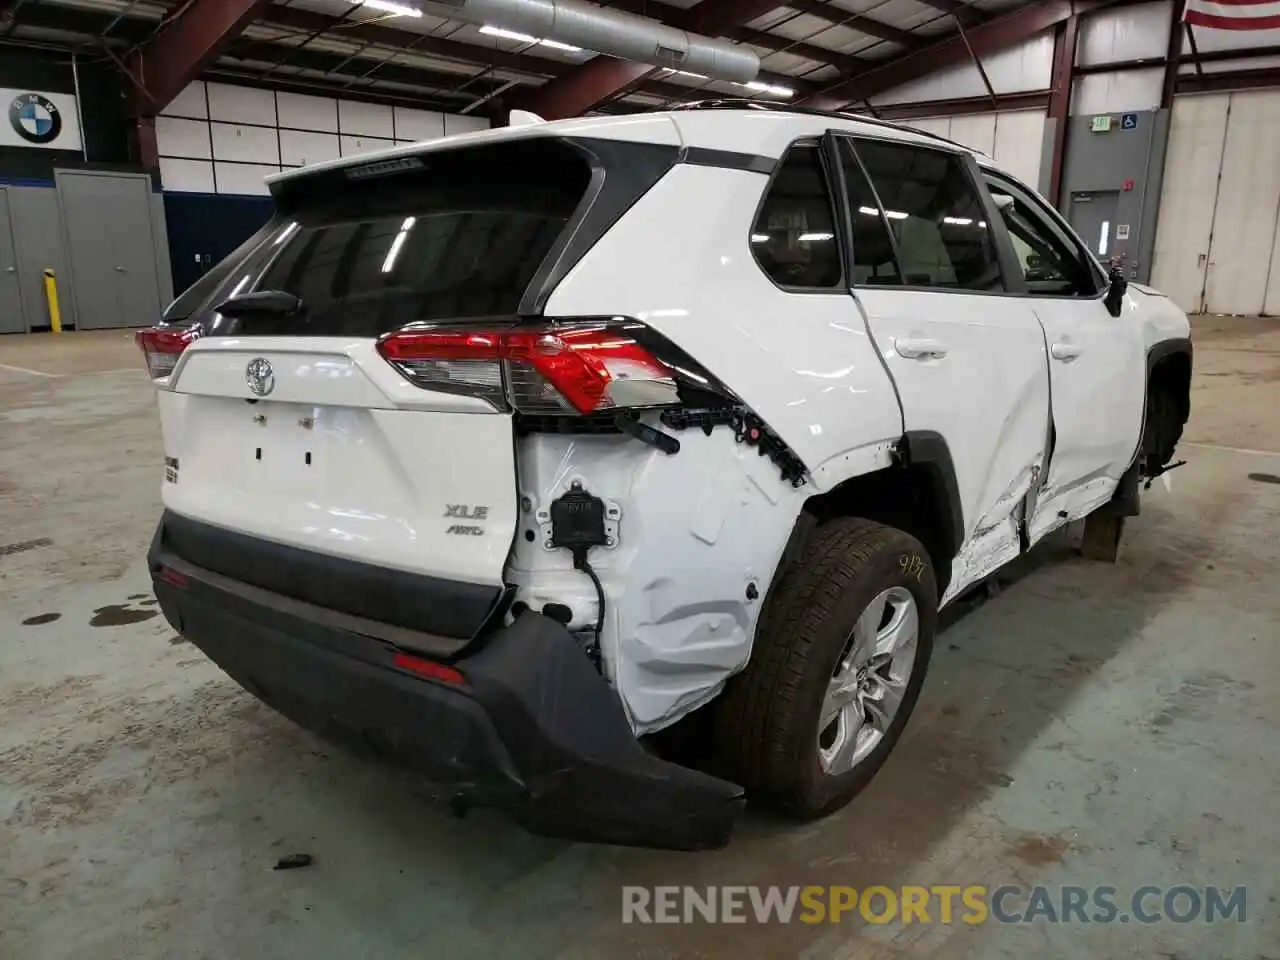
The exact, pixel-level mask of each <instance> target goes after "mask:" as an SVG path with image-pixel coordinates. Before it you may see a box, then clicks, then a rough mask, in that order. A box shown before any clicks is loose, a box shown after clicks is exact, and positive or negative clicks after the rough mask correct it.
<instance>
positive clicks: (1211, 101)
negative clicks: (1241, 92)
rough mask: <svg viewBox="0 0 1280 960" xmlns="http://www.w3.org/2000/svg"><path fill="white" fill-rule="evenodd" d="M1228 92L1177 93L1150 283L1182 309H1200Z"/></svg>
mask: <svg viewBox="0 0 1280 960" xmlns="http://www.w3.org/2000/svg"><path fill="white" fill-rule="evenodd" d="M1229 97H1230V95H1229V94H1225V93H1221V94H1211V95H1208V96H1197V97H1177V98H1175V99H1174V101H1173V118H1172V120H1171V122H1170V127H1169V149H1168V153H1167V154H1166V159H1165V165H1164V186H1163V187H1162V188H1161V195H1160V215H1159V220H1158V221H1157V225H1156V244H1155V256H1154V259H1153V261H1152V264H1151V284H1152V286H1154V287H1156V288H1157V289H1159V290H1163V291H1164V292H1165V293H1167V294H1168V295H1169V296H1170V297H1172V298H1173V301H1174V303H1176V304H1177V305H1178V306H1179V307H1181V308H1182V309H1183V310H1186V311H1187V312H1189V313H1195V312H1198V311H1199V310H1200V295H1201V292H1202V290H1203V287H1204V275H1205V268H1204V260H1203V259H1201V258H1202V257H1204V258H1207V257H1208V253H1209V234H1210V233H1211V231H1212V230H1213V207H1214V200H1215V198H1216V195H1217V192H1218V172H1219V170H1220V169H1221V167H1222V147H1223V142H1224V140H1225V138H1226V132H1227V104H1228V101H1229Z"/></svg>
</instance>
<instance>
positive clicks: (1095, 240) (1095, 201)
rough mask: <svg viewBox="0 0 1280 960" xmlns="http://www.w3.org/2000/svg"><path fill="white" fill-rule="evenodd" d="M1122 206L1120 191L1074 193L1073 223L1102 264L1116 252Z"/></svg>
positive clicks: (1072, 202) (1072, 201)
mask: <svg viewBox="0 0 1280 960" xmlns="http://www.w3.org/2000/svg"><path fill="white" fill-rule="evenodd" d="M1119 209H1120V194H1119V193H1117V192H1116V191H1114V190H1110V191H1102V192H1095V193H1073V194H1072V195H1071V208H1070V210H1071V212H1070V220H1071V226H1073V227H1075V229H1076V233H1078V234H1079V235H1080V237H1081V239H1083V240H1084V242H1085V243H1086V244H1088V246H1089V252H1090V253H1092V254H1093V255H1094V256H1095V257H1097V258H1098V261H1099V262H1100V263H1107V262H1108V261H1109V260H1110V259H1111V257H1112V256H1113V255H1114V254H1115V246H1116V214H1117V211H1118V210H1119Z"/></svg>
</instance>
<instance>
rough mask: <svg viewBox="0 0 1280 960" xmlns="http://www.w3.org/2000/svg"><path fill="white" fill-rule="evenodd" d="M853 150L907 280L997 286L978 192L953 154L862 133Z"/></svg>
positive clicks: (968, 287)
mask: <svg viewBox="0 0 1280 960" xmlns="http://www.w3.org/2000/svg"><path fill="white" fill-rule="evenodd" d="M856 150H857V153H858V156H859V158H861V160H862V164H863V166H864V167H865V168H866V171H867V175H868V176H869V177H870V179H871V183H872V184H873V185H874V187H875V190H876V193H877V195H878V196H879V198H880V202H881V204H882V206H883V207H884V216H885V218H886V219H887V220H888V223H889V227H890V229H891V230H892V231H893V235H894V239H895V241H896V245H897V249H898V261H899V264H900V266H901V269H902V275H903V279H904V282H905V283H906V284H907V285H909V286H916V287H939V288H944V289H961V290H981V291H999V290H1003V289H1004V281H1003V276H1002V274H1001V272H1000V261H999V260H998V258H997V255H996V247H995V243H994V241H993V239H992V236H991V230H990V229H989V227H988V225H987V213H986V208H985V206H984V204H983V201H982V196H981V194H980V193H979V192H978V187H977V184H976V183H975V182H974V180H973V178H972V177H971V176H970V175H969V172H968V170H967V169H966V166H965V163H964V161H963V159H962V158H961V157H960V156H959V155H958V154H955V153H951V152H947V151H943V150H935V149H931V148H928V147H922V146H917V145H914V144H903V143H887V142H885V141H882V140H863V139H859V140H857V141H856Z"/></svg>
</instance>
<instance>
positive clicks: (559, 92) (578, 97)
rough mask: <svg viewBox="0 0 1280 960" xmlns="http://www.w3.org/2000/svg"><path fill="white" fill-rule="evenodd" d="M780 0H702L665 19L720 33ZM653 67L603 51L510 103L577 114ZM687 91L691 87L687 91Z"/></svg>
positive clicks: (548, 114) (557, 116)
mask: <svg viewBox="0 0 1280 960" xmlns="http://www.w3.org/2000/svg"><path fill="white" fill-rule="evenodd" d="M778 3H779V0H702V2H701V3H699V4H698V5H697V6H695V7H690V8H689V9H687V10H680V11H678V12H676V13H674V15H673V16H671V17H670V18H669V19H668V20H667V24H668V25H669V26H672V27H675V28H677V29H679V30H687V31H688V32H689V33H700V34H705V35H706V36H709V37H715V36H720V35H721V34H723V33H724V32H725V31H727V30H730V29H732V28H733V27H740V26H742V25H743V24H744V23H749V22H750V21H752V20H754V19H755V18H756V17H759V16H761V15H763V14H766V13H768V12H769V11H770V10H775V9H777V7H778ZM655 69H657V68H655V67H652V66H650V65H649V64H647V63H637V62H636V61H634V60H615V59H614V58H613V57H608V56H605V55H603V54H601V55H598V56H596V57H595V58H594V59H592V60H589V61H587V62H586V63H584V64H583V65H582V66H580V67H575V68H574V69H573V70H570V71H569V72H568V73H565V74H562V75H561V76H559V77H556V78H555V79H554V80H551V81H548V82H547V83H546V84H544V85H543V86H541V87H539V88H538V89H536V90H532V91H530V92H529V94H528V95H527V96H524V97H522V98H521V99H520V102H519V103H517V104H515V105H516V106H519V107H520V108H521V109H523V110H531V111H533V112H534V113H536V114H538V115H539V116H541V117H545V118H546V119H548V120H561V119H563V118H565V117H577V116H581V115H582V114H584V113H586V112H587V111H589V110H592V109H594V108H596V107H598V106H600V104H602V103H604V102H606V101H608V100H610V99H612V98H613V97H616V96H618V95H619V94H621V93H625V92H626V91H627V90H628V89H629V88H630V87H632V86H634V85H635V84H636V83H638V82H639V81H640V80H642V79H643V78H644V77H646V76H648V75H649V74H650V73H653V72H654V70H655ZM691 94H692V91H691Z"/></svg>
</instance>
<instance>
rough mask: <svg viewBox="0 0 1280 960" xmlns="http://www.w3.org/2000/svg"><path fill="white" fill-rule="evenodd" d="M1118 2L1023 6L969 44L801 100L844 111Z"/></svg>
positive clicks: (919, 55)
mask: <svg viewBox="0 0 1280 960" xmlns="http://www.w3.org/2000/svg"><path fill="white" fill-rule="evenodd" d="M1115 2H1116V0H1074V2H1071V0H1046V2H1043V3H1037V4H1035V5H1033V6H1030V7H1022V8H1020V9H1017V10H1015V11H1013V12H1011V13H1007V14H1005V15H1004V16H1001V17H996V18H994V19H992V20H988V21H987V22H985V23H981V24H978V25H977V26H974V27H970V28H968V30H967V33H966V36H967V39H968V43H966V42H965V38H964V37H961V36H960V34H959V33H953V34H950V35H948V36H946V37H944V38H942V39H941V40H938V41H936V42H934V43H931V44H929V45H928V46H925V47H922V48H921V49H919V50H909V51H906V52H905V53H903V54H901V55H900V56H897V57H894V58H893V59H892V60H890V61H889V62H887V63H885V64H884V65H883V66H877V67H873V68H872V69H870V70H865V71H862V72H860V73H856V74H853V75H852V76H847V77H843V78H841V79H840V80H837V81H836V82H835V83H833V84H831V85H830V86H828V87H826V88H825V89H823V90H821V91H820V92H819V93H817V94H816V95H814V96H811V97H808V98H805V99H803V100H801V101H800V102H801V103H805V104H806V105H808V106H813V107H819V108H821V109H826V110H833V109H839V108H840V107H842V106H844V105H845V104H848V103H854V102H856V101H859V100H864V99H866V98H868V97H873V96H876V95H878V94H881V93H884V92H885V91H887V90H892V89H893V88H894V87H900V86H902V85H903V84H906V83H910V82H911V81H912V80H918V79H920V78H921V77H925V76H928V75H929V74H931V73H936V72H937V71H939V70H944V69H946V68H947V67H953V66H955V65H956V64H959V63H963V62H964V61H966V60H968V59H969V58H970V56H971V54H970V48H972V50H973V52H974V55H976V56H988V55H990V54H993V53H996V52H998V51H1000V50H1005V49H1008V48H1009V47H1012V46H1014V45H1016V44H1018V43H1021V42H1022V41H1023V40H1026V39H1028V38H1030V37H1033V36H1035V35H1036V34H1038V33H1041V32H1043V31H1045V30H1048V29H1051V28H1053V27H1056V26H1057V25H1058V24H1060V23H1063V22H1065V21H1066V20H1068V19H1070V18H1071V17H1072V16H1073V15H1075V14H1086V13H1089V12H1092V11H1094V10H1099V9H1102V8H1103V7H1107V6H1111V5H1112V4H1114V3H1115Z"/></svg>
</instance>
